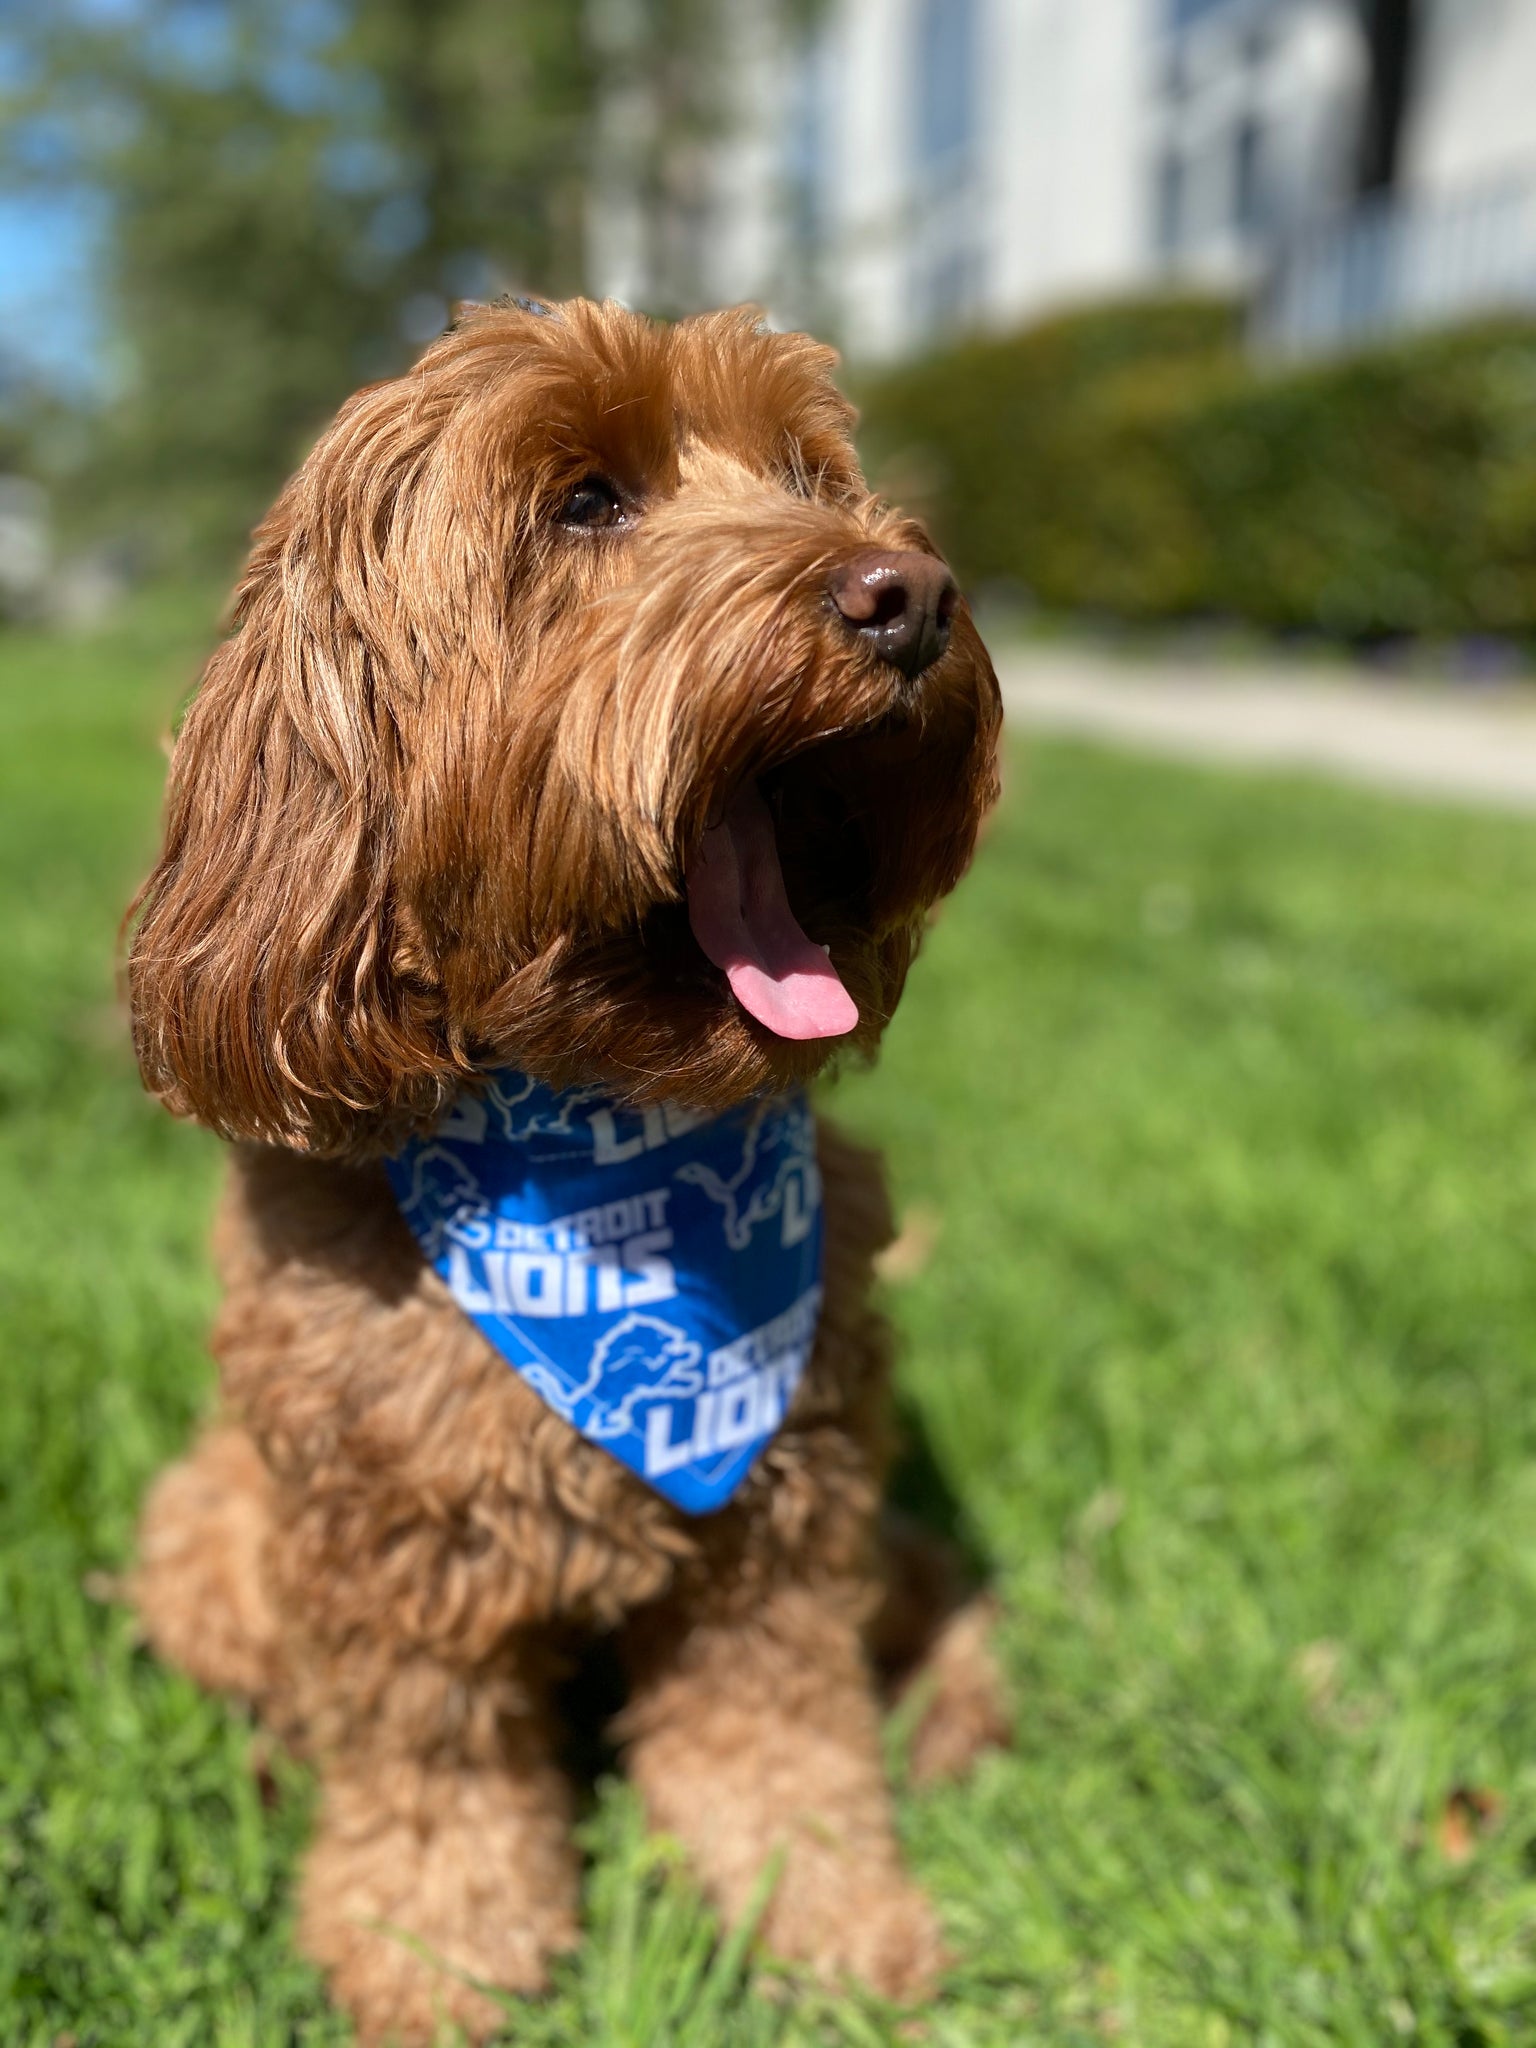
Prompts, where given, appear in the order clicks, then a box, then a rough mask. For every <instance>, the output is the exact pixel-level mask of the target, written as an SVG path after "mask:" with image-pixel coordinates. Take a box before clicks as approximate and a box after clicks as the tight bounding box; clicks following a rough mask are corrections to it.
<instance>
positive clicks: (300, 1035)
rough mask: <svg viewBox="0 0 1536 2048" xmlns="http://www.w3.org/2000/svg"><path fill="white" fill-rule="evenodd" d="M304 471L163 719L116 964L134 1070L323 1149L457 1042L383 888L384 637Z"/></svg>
mask: <svg viewBox="0 0 1536 2048" xmlns="http://www.w3.org/2000/svg"><path fill="white" fill-rule="evenodd" d="M303 485H304V479H303V477H302V475H301V478H300V479H299V480H297V481H296V483H295V485H293V486H290V489H289V491H288V493H286V494H285V496H284V498H283V499H282V500H281V501H280V502H279V504H278V506H277V507H276V509H275V510H274V512H273V513H272V515H271V516H270V517H269V519H268V520H267V522H266V523H265V524H264V526H263V527H262V528H261V529H260V530H259V531H258V535H257V545H256V549H255V551H254V553H253V555H252V558H251V562H250V565H249V567H248V569H247V571H246V575H245V578H244V580H243V583H242V587H241V590H240V594H239V599H238V603H237V608H236V613H235V630H234V632H233V634H232V636H231V637H230V638H229V639H228V640H227V641H226V642H225V643H224V645H223V646H222V647H221V648H220V649H219V650H218V652H217V653H216V654H215V655H214V656H213V658H212V660H211V661H210V662H209V663H208V666H207V669H206V670H205V672H204V675H203V680H202V685H201V688H200V689H199V691H198V694H197V697H196V698H195V700H194V702H193V704H192V706H191V709H190V710H189V711H188V713H187V717H186V721H185V724H184V726H183V728H182V731H181V735H180V737H179V739H178V740H177V743H176V747H175V751H174V753H173V755H172V760H171V773H170V784H169V790H168V795H167V805H166V824H165V843H164V848H163V850H162V852H161V855H160V859H159V861H158V863H157V864H156V866H155V868H154V871H153V872H152V873H151V875H150V876H149V878H148V880H147V881H146V882H145V883H144V886H143V888H142V889H141V890H140V891H139V894H138V896H137V898H136V899H135V902H134V904H133V907H132V909H131V910H130V912H129V919H130V921H132V920H136V929H135V930H134V932H133V937H132V941H131V945H130V949H129V959H128V983H129V991H130V996H131V1000H132V1008H133V1033H134V1045H135V1049H136V1051H137V1053H138V1058H139V1065H140V1069H141V1071H142V1073H143V1076H144V1081H145V1085H146V1086H147V1087H148V1088H149V1089H150V1090H151V1092H152V1093H154V1094H155V1095H157V1096H159V1097H160V1099H161V1100H162V1101H163V1102H165V1103H166V1104H167V1106H168V1107H169V1108H171V1109H173V1110H175V1111H176V1112H177V1113H179V1114H182V1115H191V1116H195V1117H197V1118H198V1119H199V1120H200V1121H201V1122H203V1123H205V1124H208V1125H210V1126H211V1127H212V1128H213V1129H214V1130H216V1131H218V1132H220V1133H221V1134H222V1135H223V1136H225V1137H228V1138H246V1139H257V1140H262V1141H265V1142H268V1143H279V1144H285V1145H290V1146H294V1147H297V1148H299V1149H301V1150H306V1151H317V1152H333V1153H334V1152H341V1151H346V1150H348V1149H351V1148H354V1147H356V1146H357V1145H359V1144H360V1143H362V1142H364V1141H365V1140H366V1139H367V1138H368V1137H369V1136H370V1135H371V1134H373V1133H374V1132H376V1131H379V1130H380V1129H381V1127H383V1126H385V1125H387V1124H388V1122H389V1121H390V1120H392V1119H396V1120H398V1119H400V1118H402V1117H414V1116H417V1115H426V1114H430V1113H431V1112H432V1110H433V1109H435V1107H436V1106H437V1104H438V1103H439V1101H440V1100H442V1099H444V1097H445V1096H446V1093H447V1092H448V1089H449V1087H451V1082H450V1081H449V1079H448V1077H449V1075H450V1074H451V1073H452V1070H453V1067H454V1061H453V1058H452V1055H451V1054H450V1053H448V1052H447V1050H446V1048H445V1034H444V1032H443V1031H442V1029H441V1024H440V1016H441V1006H440V1003H439V1001H438V997H437V991H436V987H435V980H434V977H433V975H432V972H431V969H430V966H429V964H428V963H427V962H426V961H425V960H424V958H423V956H422V952H421V949H420V947H419V946H416V945H413V944H412V934H411V933H410V931H409V930H408V929H407V928H406V925H405V921H404V919H403V917H402V914H401V912H400V911H399V909H398V906H397V904H396V902H395V898H394V894H393V890H392V876H391V865H392V834H393V830H394V820H395V817H396V815H397V813H398V807H399V781H400V773H401V759H400V741H399V732H398V725H397V717H398V706H397V705H396V704H395V702H394V701H393V692H392V690H391V687H390V682H389V679H388V678H387V677H386V676H385V675H384V673H383V672H382V671H383V670H384V669H385V668H386V667H387V666H388V665H389V664H388V650H387V649H386V648H383V647H381V646H380V644H379V642H378V640H377V639H375V640H374V641H373V643H372V644H370V643H369V641H368V640H367V639H366V638H365V635H364V633H363V631H362V630H361V628H360V626H359V623H358V617H357V614H356V612H355V610H349V608H348V607H347V606H346V605H345V604H344V602H343V599H342V596H341V594H340V593H339V591H338V587H337V586H338V580H339V571H340V565H339V564H337V563H335V562H331V563H329V564H328V563H327V562H326V560H325V554H326V549H325V547H324V544H323V536H321V537H319V538H317V536H316V534H315V532H314V531H313V530H312V529H311V530H308V531H306V530H305V529H306V526H308V525H309V522H308V521H307V520H306V518H305V513H306V510H307V509H310V508H306V506H305V504H304V499H303Z"/></svg>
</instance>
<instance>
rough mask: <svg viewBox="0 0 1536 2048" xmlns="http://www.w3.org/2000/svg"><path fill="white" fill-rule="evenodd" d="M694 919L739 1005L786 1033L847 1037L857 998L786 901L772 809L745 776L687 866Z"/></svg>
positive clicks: (696, 932)
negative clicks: (849, 990) (851, 994)
mask: <svg viewBox="0 0 1536 2048" xmlns="http://www.w3.org/2000/svg"><path fill="white" fill-rule="evenodd" d="M684 882H685V885H686V890H687V898H688V922H689V924H690V926H691V927H692V930H693V935H694V937H695V938H696V939H697V940H698V942H699V945H700V947H701V948H702V950H703V952H704V953H705V955H706V956H707V957H708V958H709V959H710V960H712V961H713V962H714V964H715V965H716V966H717V967H718V968H720V969H721V971H722V972H723V973H724V975H725V978H726V980H727V982H729V984H730V988H731V993H732V994H733V995H734V996H735V998H736V1000H737V1002H738V1003H740V1005H741V1007H742V1008H743V1009H744V1010H745V1011H746V1012H747V1014H748V1015H749V1016H751V1017H754V1018H755V1019H756V1020H757V1022H758V1023H759V1024H761V1025H763V1026H764V1027H765V1028H766V1029H767V1030H769V1031H772V1032H774V1033H775V1034H776V1035H777V1036H778V1037H780V1038H796V1039H811V1038H841V1037H843V1036H844V1035H845V1034H846V1033H847V1032H849V1031H851V1030H852V1029H853V1028H854V1026H855V1025H856V1024H857V1023H858V1021H859V1012H858V1006H857V1005H856V1004H855V1002H854V1000H853V998H852V996H850V995H849V993H848V991H847V989H846V988H845V987H844V986H843V982H842V977H841V976H840V975H839V974H838V971H837V969H836V968H835V967H834V966H833V965H832V961H831V959H830V958H829V956H828V954H827V953H826V951H825V950H824V948H822V947H821V946H818V945H817V944H816V942H815V940H814V939H811V938H809V937H807V935H806V933H805V932H804V931H803V930H802V929H801V926H800V923H799V920H798V919H797V918H796V916H795V913H794V912H793V910H791V908H790V904H789V893H788V891H787V890H786V888H785V886H784V870H783V866H782V864H781V862H780V860H779V842H778V833H777V830H776V828H775V825H774V820H773V813H772V812H771V811H770V810H769V808H768V805H767V803H766V801H765V800H764V797H763V794H762V791H761V790H760V789H759V788H758V786H757V784H756V783H755V782H743V783H742V784H741V785H740V787H739V788H738V789H737V790H736V792H735V794H734V795H733V796H732V797H731V799H730V801H729V802H728V803H727V804H726V806H725V809H724V812H723V814H722V815H721V817H720V819H719V821H718V822H717V823H716V824H713V825H710V826H709V827H708V828H707V829H706V830H705V832H704V835H703V837H702V839H701V840H700V841H699V845H698V849H697V851H696V852H695V853H694V855H693V858H692V859H691V860H690V861H689V862H688V866H687V870H686V873H685V875H684Z"/></svg>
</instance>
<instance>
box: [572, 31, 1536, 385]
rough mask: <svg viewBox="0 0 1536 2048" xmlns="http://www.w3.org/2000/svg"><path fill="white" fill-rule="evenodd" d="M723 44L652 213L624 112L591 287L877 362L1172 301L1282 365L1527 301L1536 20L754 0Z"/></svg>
mask: <svg viewBox="0 0 1536 2048" xmlns="http://www.w3.org/2000/svg"><path fill="white" fill-rule="evenodd" d="M624 4H625V0H600V5H599V14H600V18H602V19H608V18H610V17H612V18H615V19H622V10H623V6H624ZM615 10H617V13H615ZM796 22H799V23H800V24H801V26H799V27H798V28H797V27H795V26H794V24H795V23H796ZM727 36H728V46H727V49H726V52H725V59H724V61H723V63H722V64H721V67H720V79H719V88H718V98H719V106H720V120H719V130H718V133H717V134H716V135H714V136H713V137H709V138H695V139H694V140H693V142H692V143H691V144H690V145H689V147H688V149H687V151H686V156H687V169H686V174H685V175H684V176H682V177H681V178H674V179H673V181H672V185H671V189H670V191H669V192H667V193H666V194H664V195H663V198H662V201H661V203H660V208H659V211H660V214H661V215H662V216H663V217H662V218H660V219H658V202H657V199H656V196H655V193H654V192H652V194H651V195H650V196H649V197H647V196H646V189H645V186H644V184H643V181H642V180H641V178H640V177H639V176H638V175H637V171H636V165H637V163H638V162H639V154H638V151H639V147H640V142H641V141H642V140H643V139H644V138H646V137H649V138H650V139H651V141H652V142H653V143H654V141H655V136H656V125H657V119H658V116H657V111H656V110H655V109H654V108H647V107H646V106H645V105H644V104H643V101H641V100H637V99H636V98H635V96H634V95H633V94H631V95H630V96H629V98H628V99H627V100H624V101H622V102H621V101H620V100H617V99H616V101H615V104H614V105H613V106H612V108H611V109H610V114H611V118H610V119H609V120H608V121H606V122H605V123H604V130H605V133H606V134H607V136H608V137H609V138H610V141H609V145H608V147H609V160H608V162H607V164H606V165H605V166H600V167H599V176H598V179H597V189H596V199H595V204H594V206H593V210H592V240H591V259H592V267H593V271H594V276H595V281H596V283H597V284H598V286H599V288H600V289H603V290H608V291H612V292H614V293H616V294H617V295H618V296H621V297H625V298H629V299H633V300H650V301H651V302H656V301H657V300H658V298H665V297H666V296H667V293H666V291H662V290H659V289H658V286H659V283H660V281H661V278H660V274H661V273H662V272H667V273H668V274H669V275H670V278H671V280H672V285H671V296H672V298H674V299H678V298H682V299H697V300H699V301H705V300H709V301H728V300H735V299H747V298H755V299H758V300H761V301H762V302H763V303H765V304H766V305H767V306H768V307H769V309H770V311H771V313H772V314H773V315H774V317H776V318H778V319H780V320H783V321H786V322H791V323H794V324H800V325H808V326H811V327H814V328H817V329H820V330H822V331H825V332H828V333H831V334H833V335H835V336H836V337H837V338H838V339H839V340H840V341H841V343H842V344H843V346H844V347H845V348H846V349H847V350H848V351H849V352H850V353H851V354H853V355H854V356H856V357H859V358H862V359H865V360H879V359H890V358H896V357H900V356H903V355H908V354H912V353H914V352H916V351H919V350H920V349H922V348H923V347H924V345H925V344H927V343H929V342H931V341H934V340H936V339H938V338H939V337H941V336H943V335H945V334H948V333H954V332H957V331H963V330H966V329H971V328H986V327H1008V326H1014V325H1018V324H1020V323H1022V322H1024V321H1026V320H1028V319H1030V318H1032V317H1035V316H1037V315H1039V314H1041V313H1043V312H1046V311H1048V310H1049V309H1050V308H1052V307H1053V306H1057V305H1061V304H1064V303H1070V302H1073V301H1081V300H1084V299H1088V298H1093V297H1102V296H1106V295H1109V294H1113V293H1120V292H1131V291H1138V290H1146V289H1155V288H1159V287H1164V286H1168V285H1173V284H1179V283H1183V284H1190V283H1194V284H1209V285H1216V286H1220V287H1225V288H1232V289H1237V290H1240V291H1242V292H1244V293H1245V294H1248V295H1250V296H1251V297H1252V299H1253V301H1254V305H1255V309H1256V310H1255V335H1256V339H1257V340H1258V341H1259V342H1260V343H1261V344H1264V345H1267V346H1270V347H1276V348H1284V349H1290V350H1298V349H1318V348H1326V347H1331V346H1335V345H1338V344H1341V343H1345V342H1348V341H1351V340H1353V339H1356V338H1358V337H1362V336H1364V335H1367V334H1370V333H1375V332H1380V331H1383V330H1390V329H1392V328H1395V327H1398V326H1403V325H1409V324H1414V323H1421V322H1424V321H1428V320H1437V319H1444V318H1450V317H1456V316H1459V315H1463V314H1468V313H1472V312H1475V311H1479V310H1483V309H1485V308H1488V307H1491V306H1495V305H1501V304H1507V303H1510V302H1512V301H1516V302H1526V303H1529V302H1531V301H1536V112H1533V110H1536V0H821V4H820V5H819V6H816V7H813V8H810V9H809V10H807V9H806V8H805V7H804V6H803V5H801V6H799V7H795V6H794V5H793V0H778V5H777V6H775V5H773V4H769V0H735V4H734V6H733V7H732V8H731V9H729V10H728V14H727ZM680 251H682V252H685V256H686V260H685V261H684V262H683V263H682V264H681V265H680V263H679V252H680Z"/></svg>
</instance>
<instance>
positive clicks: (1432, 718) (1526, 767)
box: [995, 644, 1536, 810]
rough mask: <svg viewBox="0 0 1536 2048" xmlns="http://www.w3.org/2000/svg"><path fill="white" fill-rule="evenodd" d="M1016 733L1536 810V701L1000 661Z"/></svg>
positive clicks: (1364, 677) (1333, 671) (1160, 662)
mask: <svg viewBox="0 0 1536 2048" xmlns="http://www.w3.org/2000/svg"><path fill="white" fill-rule="evenodd" d="M995 652H996V653H997V656H998V660H997V671H998V675H999V677H1000V678H1001V681H1002V685H1003V698H1004V702H1005V704H1006V706H1007V710H1008V716H1009V719H1010V721H1011V722H1012V724H1013V727H1014V730H1015V731H1019V730H1023V731H1026V732H1027V731H1031V730H1033V731H1039V732H1061V733H1076V734H1080V735H1082V736H1084V737H1086V738H1093V739H1103V740H1107V741H1111V742H1113V743H1114V744H1116V745H1122V746H1128V747H1138V748H1144V749H1145V750H1146V751H1147V752H1148V753H1155V754H1170V755H1174V756H1177V757H1179V758H1181V759H1184V760H1191V761H1214V762H1224V763H1229V764H1238V765H1244V766H1251V767H1255V768H1259V767H1272V768H1304V769H1310V770H1314V771H1320V772H1321V773H1323V774H1327V775H1337V776H1342V777H1345V778H1348V779H1351V780H1354V781H1358V782H1369V783H1377V784H1380V785H1382V786H1383V787H1385V788H1389V789H1396V790H1402V791H1405V792H1407V793H1410V794H1413V795H1417V796H1427V797H1448V798H1461V799H1464V800H1468V801H1471V802H1475V803H1485V804H1497V805H1503V806H1507V807H1510V808H1513V809H1519V810H1536V689H1533V688H1531V686H1530V685H1529V684H1525V685H1518V684H1505V685H1499V686H1492V687H1476V686H1471V685H1463V686H1461V687H1460V688H1456V687H1453V686H1450V685H1444V684H1426V683H1422V682H1418V681H1415V680H1412V679H1409V678H1400V677H1377V676H1375V675H1373V674H1371V673H1370V672H1369V671H1365V670H1359V669H1351V668H1348V667H1347V666H1343V665H1340V666H1339V667H1337V668H1334V667H1320V666H1319V667H1311V666H1309V667H1301V666H1296V667H1286V666H1283V665H1280V664H1275V665H1255V666H1249V665H1248V664H1246V663H1244V664H1241V665H1239V664H1232V665H1230V666H1223V665H1220V664H1211V663H1206V662H1187V663H1182V664H1181V663H1178V662H1174V661H1171V660H1168V659H1167V658H1159V659H1155V660H1150V661H1145V662H1141V661H1131V660H1126V659H1121V658H1118V657H1115V656H1112V655H1106V654H1095V653H1093V652H1092V651H1086V650H1082V649H1077V648H1046V647H1027V648H1019V647H1017V646H1015V647H1012V648H1009V647H1008V646H1006V644H1005V645H1004V646H1003V647H1002V648H1001V649H998V650H995Z"/></svg>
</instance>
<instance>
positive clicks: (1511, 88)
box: [1404, 0, 1536, 198]
mask: <svg viewBox="0 0 1536 2048" xmlns="http://www.w3.org/2000/svg"><path fill="white" fill-rule="evenodd" d="M1406 143H1407V147H1406V151H1405V157H1406V161H1405V164H1404V171H1405V182H1406V184H1407V185H1408V187H1409V189H1410V190H1411V191H1413V192H1415V193H1416V194H1421V195H1424V196H1431V195H1432V196H1434V197H1437V198H1444V197H1451V196H1455V195H1460V194H1463V193H1466V192H1469V191H1471V190H1472V189H1474V188H1477V187H1483V188H1486V187H1488V186H1491V185H1494V184H1497V183H1503V182H1511V183H1512V182H1517V181H1521V180H1526V179H1530V180H1533V181H1536V0H1429V4H1428V6H1427V10H1426V15H1425V22H1424V29H1423V33H1422V37H1421V40H1420V45H1419V50H1418V53H1417V71H1416V96H1415V105H1414V110H1413V116H1412V120H1411V121H1410V124H1409V128H1408V134H1407V137H1406Z"/></svg>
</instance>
